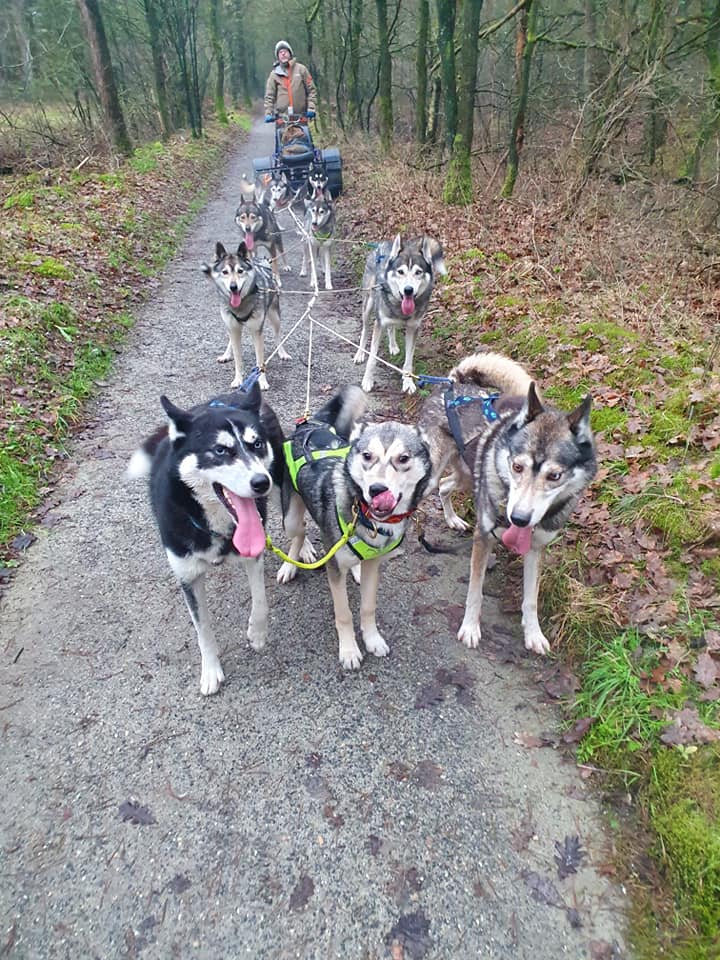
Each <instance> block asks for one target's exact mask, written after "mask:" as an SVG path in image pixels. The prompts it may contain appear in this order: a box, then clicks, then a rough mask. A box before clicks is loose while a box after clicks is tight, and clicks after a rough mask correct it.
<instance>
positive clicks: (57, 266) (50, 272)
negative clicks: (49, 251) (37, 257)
mask: <svg viewBox="0 0 720 960" xmlns="http://www.w3.org/2000/svg"><path fill="white" fill-rule="evenodd" d="M32 271H33V273H36V274H37V275H38V276H39V277H45V279H47V280H69V279H70V278H71V277H72V275H73V273H72V270H71V269H70V267H68V266H67V265H66V264H64V263H61V262H60V261H59V260H56V259H55V257H45V259H44V260H41V261H40V263H37V264H33V265H32Z"/></svg>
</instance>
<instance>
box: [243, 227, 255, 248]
mask: <svg viewBox="0 0 720 960" xmlns="http://www.w3.org/2000/svg"><path fill="white" fill-rule="evenodd" d="M245 246H246V247H247V248H248V250H252V248H253V247H254V246H255V237H254V236H253V233H252V231H251V230H246V231H245Z"/></svg>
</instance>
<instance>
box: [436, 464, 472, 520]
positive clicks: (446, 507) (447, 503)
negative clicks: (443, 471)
mask: <svg viewBox="0 0 720 960" xmlns="http://www.w3.org/2000/svg"><path fill="white" fill-rule="evenodd" d="M457 488H458V482H457V479H456V475H455V471H454V470H453V472H452V473H450V474H448V476H446V477H443V478H442V480H441V481H440V483H439V485H438V494H439V496H440V503H441V504H442V508H443V514H444V515H445V523H447V525H448V526H449V527H450V529H451V530H462V531H463V532H465V531H466V530H469V529H470V526H469V524H467V523H465V521H464V520H463V519H462V517H459V516H458V515H457V513H456V512H455V507H453V503H452V492H453V490H457Z"/></svg>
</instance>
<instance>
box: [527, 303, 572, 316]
mask: <svg viewBox="0 0 720 960" xmlns="http://www.w3.org/2000/svg"><path fill="white" fill-rule="evenodd" d="M569 312H570V311H569V310H568V308H567V306H566V305H565V304H564V303H563V302H562V300H546V301H545V302H544V303H543V302H539V303H536V304H535V313H536V314H537V315H538V316H539V317H548V318H549V319H551V320H555V319H557V318H558V317H565V316H567V315H568V313H569Z"/></svg>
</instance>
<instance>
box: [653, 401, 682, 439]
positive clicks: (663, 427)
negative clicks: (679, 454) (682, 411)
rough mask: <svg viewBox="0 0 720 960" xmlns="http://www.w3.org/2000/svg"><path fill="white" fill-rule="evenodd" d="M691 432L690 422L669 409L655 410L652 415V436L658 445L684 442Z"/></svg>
mask: <svg viewBox="0 0 720 960" xmlns="http://www.w3.org/2000/svg"><path fill="white" fill-rule="evenodd" d="M689 430H690V423H689V422H688V420H687V419H686V418H685V417H683V416H681V415H679V414H677V413H673V412H672V411H671V410H669V409H668V408H667V407H663V408H662V409H660V410H655V411H653V412H652V413H651V415H650V434H651V436H652V440H654V442H656V443H658V442H659V443H669V442H670V441H672V442H674V443H679V442H684V441H685V440H686V439H687V436H688V432H689Z"/></svg>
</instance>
